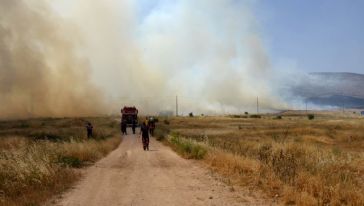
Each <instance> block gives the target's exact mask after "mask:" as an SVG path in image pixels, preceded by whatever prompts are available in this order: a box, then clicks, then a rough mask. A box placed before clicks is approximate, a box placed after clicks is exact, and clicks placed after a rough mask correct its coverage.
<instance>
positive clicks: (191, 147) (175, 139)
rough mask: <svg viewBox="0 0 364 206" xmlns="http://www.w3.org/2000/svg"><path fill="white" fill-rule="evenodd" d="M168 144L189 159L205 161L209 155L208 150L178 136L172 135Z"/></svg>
mask: <svg viewBox="0 0 364 206" xmlns="http://www.w3.org/2000/svg"><path fill="white" fill-rule="evenodd" d="M168 142H169V143H170V144H171V145H172V148H173V149H174V150H176V151H177V152H178V153H179V154H181V155H182V156H183V157H185V158H187V159H197V160H200V159H203V158H204V157H205V155H206V154H207V149H206V148H204V147H203V146H202V145H200V144H198V143H196V142H195V141H193V140H191V139H185V138H183V137H180V136H178V135H170V136H169V138H168Z"/></svg>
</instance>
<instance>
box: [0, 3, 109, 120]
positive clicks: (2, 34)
mask: <svg viewBox="0 0 364 206" xmlns="http://www.w3.org/2000/svg"><path fill="white" fill-rule="evenodd" d="M0 3H1V5H0V98H1V101H0V102H1V106H0V117H2V118H20V117H36V116H74V115H91V114H97V113H101V112H103V108H102V104H101V101H100V96H99V92H98V91H97V90H96V89H95V87H94V86H93V85H92V84H91V83H90V82H89V76H90V75H89V73H90V71H89V64H88V62H87V60H85V59H81V58H79V57H78V56H77V53H76V49H75V44H74V43H75V41H76V39H77V37H76V36H74V35H75V32H74V31H73V30H72V29H71V27H69V28H68V27H67V25H65V24H66V22H64V21H62V20H61V19H60V18H58V17H57V16H56V15H53V14H52V13H51V9H50V7H49V5H47V3H46V1H42V0H34V1H32V0H1V1H0Z"/></svg>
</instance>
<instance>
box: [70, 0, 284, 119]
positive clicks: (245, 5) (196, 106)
mask: <svg viewBox="0 0 364 206" xmlns="http://www.w3.org/2000/svg"><path fill="white" fill-rule="evenodd" d="M145 7H148V8H147V9H145ZM75 8H76V9H75V10H74V12H73V16H72V17H71V18H75V20H76V21H78V25H79V28H81V30H82V31H83V33H82V34H83V35H84V36H85V37H86V40H87V41H86V47H88V49H87V52H86V56H88V57H90V59H91V62H92V66H93V69H94V72H95V77H96V78H94V79H95V80H96V81H99V85H100V86H101V87H103V88H104V90H105V91H106V93H109V94H111V95H112V96H113V97H114V98H116V99H117V101H116V102H117V103H118V106H120V105H122V104H136V105H137V106H140V107H142V108H143V109H144V111H147V112H153V111H160V110H173V109H174V98H175V95H178V96H179V99H180V103H181V104H180V106H181V110H182V111H184V112H189V111H198V112H219V113H221V112H240V111H245V110H253V108H254V110H255V104H256V97H258V96H259V98H260V100H261V101H260V102H261V104H262V107H265V108H279V107H281V106H282V102H280V100H279V98H277V97H276V94H275V93H274V90H273V87H272V81H271V77H272V75H273V72H272V71H271V69H270V62H269V59H268V57H267V54H266V51H265V48H264V45H263V43H262V40H261V37H260V33H259V31H258V28H257V26H258V25H257V22H256V20H255V17H254V15H253V13H252V12H251V1H235V0H213V1H211V0H199V1H195V0H175V1H154V2H153V3H150V1H141V0H139V1H132V0H129V1H122V2H118V3H115V1H111V0H108V1H97V0H92V1H91V2H90V1H79V4H78V5H77V6H76V7H75ZM141 9H142V11H141Z"/></svg>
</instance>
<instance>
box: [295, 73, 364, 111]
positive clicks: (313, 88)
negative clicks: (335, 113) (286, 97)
mask: <svg viewBox="0 0 364 206" xmlns="http://www.w3.org/2000/svg"><path fill="white" fill-rule="evenodd" d="M292 92H293V93H294V94H295V95H297V96H300V97H302V98H304V99H306V100H307V101H308V102H310V103H313V104H316V105H320V106H337V107H342V106H345V107H349V108H364V75H363V74H355V73H329V72H321V73H311V74H309V75H308V76H307V77H305V78H303V79H301V81H300V82H299V83H298V84H297V85H296V86H294V87H293V88H292Z"/></svg>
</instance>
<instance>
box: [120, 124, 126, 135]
mask: <svg viewBox="0 0 364 206" xmlns="http://www.w3.org/2000/svg"><path fill="white" fill-rule="evenodd" d="M126 127H127V125H126V121H125V120H122V121H121V133H122V134H124V135H127V132H126Z"/></svg>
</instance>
